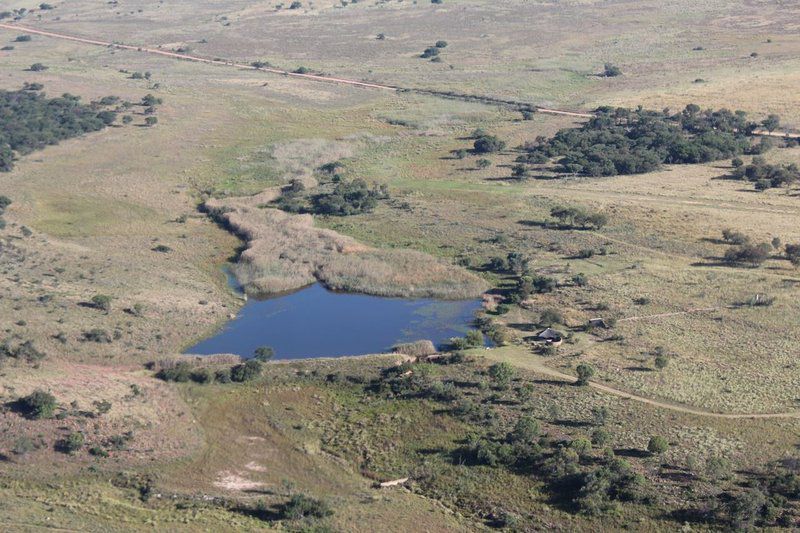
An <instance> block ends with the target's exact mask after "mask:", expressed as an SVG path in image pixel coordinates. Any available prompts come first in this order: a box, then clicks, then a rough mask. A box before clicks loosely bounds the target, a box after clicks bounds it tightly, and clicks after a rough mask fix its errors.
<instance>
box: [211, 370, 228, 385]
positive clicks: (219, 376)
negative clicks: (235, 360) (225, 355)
mask: <svg viewBox="0 0 800 533" xmlns="http://www.w3.org/2000/svg"><path fill="white" fill-rule="evenodd" d="M214 379H216V380H217V383H230V382H231V369H230V368H220V369H219V370H217V371H216V372H215V373H214Z"/></svg>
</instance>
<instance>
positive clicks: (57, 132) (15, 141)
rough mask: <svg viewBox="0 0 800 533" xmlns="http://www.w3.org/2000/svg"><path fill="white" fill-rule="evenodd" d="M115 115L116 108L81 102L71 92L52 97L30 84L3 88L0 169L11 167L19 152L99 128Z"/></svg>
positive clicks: (23, 152) (39, 147)
mask: <svg viewBox="0 0 800 533" xmlns="http://www.w3.org/2000/svg"><path fill="white" fill-rule="evenodd" d="M37 89H38V88H37ZM116 117H117V113H116V111H115V110H113V109H108V108H106V106H103V105H101V104H94V103H92V104H84V103H81V99H80V97H78V96H73V95H71V94H63V95H62V96H59V97H55V98H50V97H48V96H46V95H45V93H43V92H38V90H32V89H31V88H25V89H21V90H17V91H0V171H9V170H11V169H12V168H13V167H14V160H15V158H16V157H18V156H19V155H25V154H28V153H30V152H33V151H34V150H41V149H42V148H44V147H45V146H47V145H51V144H57V143H58V142H59V141H63V140H64V139H69V138H71V137H76V136H79V135H83V134H84V133H89V132H93V131H99V130H101V129H103V128H105V127H107V126H109V125H111V124H113V123H114V121H115V120H116Z"/></svg>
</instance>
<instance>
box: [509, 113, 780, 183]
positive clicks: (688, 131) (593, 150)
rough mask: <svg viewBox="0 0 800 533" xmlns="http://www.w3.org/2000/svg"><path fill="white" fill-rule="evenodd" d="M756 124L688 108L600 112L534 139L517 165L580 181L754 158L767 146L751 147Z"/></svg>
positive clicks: (740, 117)
mask: <svg viewBox="0 0 800 533" xmlns="http://www.w3.org/2000/svg"><path fill="white" fill-rule="evenodd" d="M757 127H758V124H756V123H754V122H750V121H748V120H747V115H746V113H744V112H743V111H736V112H732V111H729V110H727V109H720V110H717V111H715V110H711V109H709V110H705V111H703V110H701V109H700V107H699V106H697V105H694V104H690V105H688V106H686V108H685V109H684V110H683V111H681V112H680V113H676V114H671V113H670V112H669V110H664V111H649V110H644V109H642V108H639V109H636V110H631V109H626V108H612V107H601V108H599V109H598V110H597V111H596V115H595V116H594V117H592V118H591V119H590V120H589V121H587V122H586V123H585V124H584V125H583V126H581V127H579V128H566V129H562V130H560V131H558V132H557V133H556V134H555V136H553V137H552V138H551V139H547V138H544V137H539V138H537V140H536V142H534V143H528V144H526V146H525V151H526V154H524V155H522V156H520V157H519V158H518V162H520V163H527V164H544V163H549V162H551V161H553V160H556V161H555V162H556V165H557V169H558V170H559V171H561V172H565V173H569V174H580V175H585V176H614V175H617V174H640V173H644V172H650V171H653V170H656V169H658V168H659V167H660V166H661V165H662V164H689V163H706V162H709V161H716V160H720V159H725V158H729V157H734V156H736V155H740V154H757V153H761V152H762V151H764V150H766V149H767V148H768V146H769V143H768V142H765V143H762V144H753V143H752V141H751V138H750V136H751V134H752V132H753V131H754V130H755V129H756V128H757Z"/></svg>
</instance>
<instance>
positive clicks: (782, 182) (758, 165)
mask: <svg viewBox="0 0 800 533" xmlns="http://www.w3.org/2000/svg"><path fill="white" fill-rule="evenodd" d="M732 176H733V177H734V178H735V179H740V180H744V179H746V180H747V181H750V182H752V183H753V185H754V187H755V188H756V190H758V191H763V190H766V189H771V188H779V187H785V186H789V185H791V184H793V183H795V182H796V181H798V180H800V167H798V166H797V164H796V163H791V164H788V165H773V164H769V163H767V162H766V160H765V159H764V158H763V157H754V158H753V161H752V162H751V163H750V164H749V165H739V166H735V167H734V169H733V172H732Z"/></svg>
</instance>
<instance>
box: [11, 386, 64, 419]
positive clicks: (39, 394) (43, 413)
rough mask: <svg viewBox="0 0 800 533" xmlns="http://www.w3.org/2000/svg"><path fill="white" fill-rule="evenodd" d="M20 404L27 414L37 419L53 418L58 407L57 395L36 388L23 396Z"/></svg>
mask: <svg viewBox="0 0 800 533" xmlns="http://www.w3.org/2000/svg"><path fill="white" fill-rule="evenodd" d="M18 405H19V407H20V409H21V410H22V411H23V413H24V414H25V416H27V417H28V418H31V419H35V420H38V419H42V418H52V417H53V413H55V410H56V407H58V404H57V403H56V399H55V397H54V396H53V395H52V394H50V393H47V392H44V391H42V390H36V391H34V392H32V393H31V394H29V395H28V396H25V397H24V398H21V399H20V400H19V402H18Z"/></svg>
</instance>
